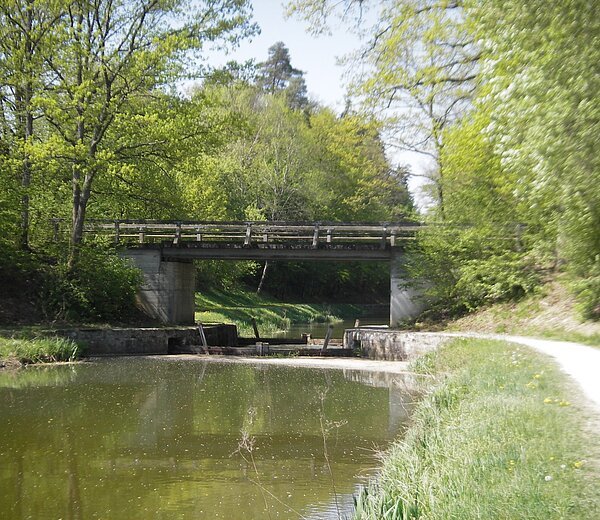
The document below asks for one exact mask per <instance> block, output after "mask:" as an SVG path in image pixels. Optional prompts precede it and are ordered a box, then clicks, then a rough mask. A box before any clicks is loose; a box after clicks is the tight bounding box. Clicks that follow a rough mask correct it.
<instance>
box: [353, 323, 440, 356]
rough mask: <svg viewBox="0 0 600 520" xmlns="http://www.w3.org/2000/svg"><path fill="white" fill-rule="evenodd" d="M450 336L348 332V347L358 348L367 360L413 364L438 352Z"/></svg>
mask: <svg viewBox="0 0 600 520" xmlns="http://www.w3.org/2000/svg"><path fill="white" fill-rule="evenodd" d="M448 339H449V338H448V336H444V335H441V334H435V333H429V332H406V331H401V330H392V329H383V328H382V329H369V328H363V329H347V330H346V331H345V332H344V347H346V348H351V349H356V350H358V351H360V352H361V355H362V356H363V357H367V358H371V359H381V360H387V361H412V360H414V359H416V358H418V357H420V356H422V355H423V354H426V353H427V352H431V351H432V350H435V349H437V348H438V347H439V346H440V345H441V344H442V343H444V342H445V341H448Z"/></svg>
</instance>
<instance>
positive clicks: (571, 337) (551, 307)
mask: <svg viewBox="0 0 600 520" xmlns="http://www.w3.org/2000/svg"><path fill="white" fill-rule="evenodd" d="M444 325H445V327H446V328H447V330H450V331H461V332H487V333H502V334H516V335H520V336H539V337H545V338H550V339H560V340H565V341H575V342H578V343H584V344H586V345H594V346H600V322H594V321H583V320H581V319H580V318H579V317H578V312H577V308H576V302H575V298H574V297H573V295H572V294H571V293H570V292H569V290H568V289H567V288H566V287H565V285H564V283H562V282H561V280H559V279H555V280H552V281H550V282H549V283H547V284H545V285H543V286H541V287H540V288H539V290H538V292H536V293H535V294H532V295H530V296H528V297H526V298H523V299H522V300H519V301H516V302H506V303H497V304H495V305H493V306H490V307H488V308H485V309H481V310H479V311H476V312H473V313H472V314H469V315H467V316H464V317H462V318H459V319H457V320H454V321H451V322H449V323H447V324H444Z"/></svg>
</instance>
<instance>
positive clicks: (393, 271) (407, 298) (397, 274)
mask: <svg viewBox="0 0 600 520" xmlns="http://www.w3.org/2000/svg"><path fill="white" fill-rule="evenodd" d="M406 280H407V275H406V271H405V269H404V254H403V253H402V251H401V250H395V249H392V255H391V259H390V327H396V326H398V323H399V322H401V321H404V320H407V319H411V318H415V317H416V316H418V315H419V314H420V313H421V312H422V311H423V310H424V308H425V305H424V303H423V302H422V301H420V300H419V298H418V297H419V294H420V291H419V289H418V287H404V283H405V282H406Z"/></svg>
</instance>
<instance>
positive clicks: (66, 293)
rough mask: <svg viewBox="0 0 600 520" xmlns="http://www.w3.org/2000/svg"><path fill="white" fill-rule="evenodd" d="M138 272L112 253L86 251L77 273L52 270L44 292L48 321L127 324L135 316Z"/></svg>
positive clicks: (45, 282) (63, 267)
mask: <svg viewBox="0 0 600 520" xmlns="http://www.w3.org/2000/svg"><path fill="white" fill-rule="evenodd" d="M140 283H141V274H140V272H139V270H138V269H136V268H135V267H133V265H130V264H129V263H127V262H126V261H124V260H123V259H121V258H119V257H118V256H117V255H116V254H115V253H114V252H112V251H110V250H102V249H92V248H84V249H83V250H82V251H81V257H80V260H79V262H78V264H77V268H76V270H75V271H72V270H67V269H66V267H65V266H64V264H59V265H58V266H55V267H54V268H53V269H50V270H49V271H48V272H47V274H46V277H45V280H44V285H43V287H42V289H41V292H42V295H41V301H42V305H43V312H44V314H45V316H46V317H47V318H49V319H59V320H68V321H77V322H86V321H88V322H89V321H92V322H93V321H113V322H124V321H127V319H128V318H132V317H134V316H135V294H136V291H137V288H138V287H139V285H140Z"/></svg>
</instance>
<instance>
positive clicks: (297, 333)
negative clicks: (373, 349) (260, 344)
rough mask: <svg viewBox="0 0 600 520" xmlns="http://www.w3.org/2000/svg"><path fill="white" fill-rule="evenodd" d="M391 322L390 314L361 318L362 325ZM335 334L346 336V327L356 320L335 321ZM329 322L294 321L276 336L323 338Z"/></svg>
mask: <svg viewBox="0 0 600 520" xmlns="http://www.w3.org/2000/svg"><path fill="white" fill-rule="evenodd" d="M388 322H389V316H386V317H380V316H379V317H372V318H361V320H360V325H361V326H363V327H364V326H368V325H379V326H386V325H387V324H388ZM332 325H333V335H332V338H337V339H341V338H342V337H343V336H344V331H345V330H346V329H352V328H354V320H346V321H339V322H336V323H333V324H332ZM328 327H329V324H328V323H292V324H291V325H290V327H289V328H288V329H287V330H285V331H281V332H279V333H276V334H275V337H276V338H286V339H298V338H301V337H302V334H310V335H311V336H312V337H313V338H317V339H323V338H324V337H325V334H327V328H328Z"/></svg>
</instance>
